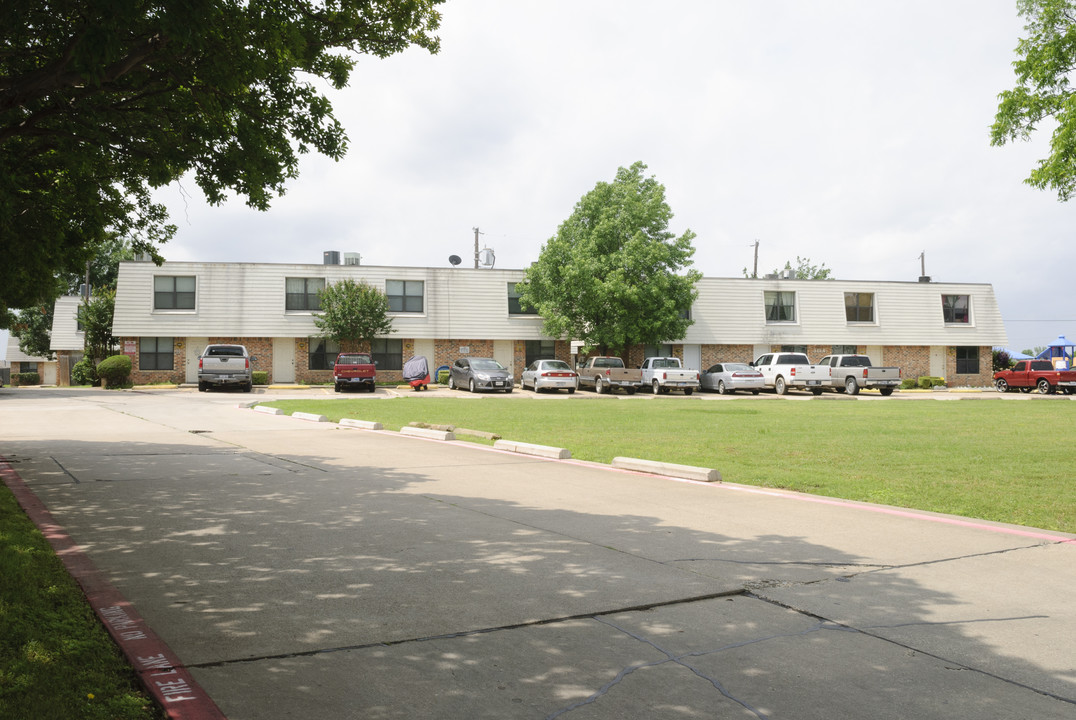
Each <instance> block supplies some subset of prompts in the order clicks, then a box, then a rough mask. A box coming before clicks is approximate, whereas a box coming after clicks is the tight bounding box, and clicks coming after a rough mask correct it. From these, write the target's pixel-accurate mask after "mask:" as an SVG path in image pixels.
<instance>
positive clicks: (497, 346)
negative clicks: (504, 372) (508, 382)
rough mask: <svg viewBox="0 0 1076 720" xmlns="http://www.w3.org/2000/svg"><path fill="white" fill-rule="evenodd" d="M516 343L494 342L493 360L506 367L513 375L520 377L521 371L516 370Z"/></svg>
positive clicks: (508, 341)
mask: <svg viewBox="0 0 1076 720" xmlns="http://www.w3.org/2000/svg"><path fill="white" fill-rule="evenodd" d="M513 348H515V341H513V340H494V341H493V359H494V360H496V361H497V362H499V363H500V364H501V365H504V366H505V367H506V368H508V370H509V371H510V372H511V373H512V374H513V375H519V371H517V370H516V368H515V362H516V358H515V350H514V349H513Z"/></svg>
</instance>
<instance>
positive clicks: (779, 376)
mask: <svg viewBox="0 0 1076 720" xmlns="http://www.w3.org/2000/svg"><path fill="white" fill-rule="evenodd" d="M900 382H901V371H900V368H897V367H876V366H873V365H871V361H870V358H869V357H867V356H866V355H827V356H826V357H825V358H823V359H822V360H821V361H820V362H819V363H818V364H812V363H811V361H810V360H809V359H808V358H807V356H806V355H805V354H803V353H766V354H763V355H760V356H759V357H758V358H756V359H755V360H754V362H750V363H737V362H732V363H717V364H715V365H712V366H710V368H708V369H707V370H705V371H703V372H698V371H696V370H690V369H686V368H684V367H683V366H682V364H681V362H680V359H679V358H675V357H649V358H646V360H644V361H643V364H642V367H639V368H628V367H625V365H624V361H623V360H622V359H621V358H619V357H615V356H607V355H596V356H593V357H589V358H587V359H586V360H585V361H584V362H583V363H581V364H579V366H578V367H577V368H576V369H575V370H572V368H571V366H569V365H568V363H566V362H564V361H563V360H553V359H543V360H535V361H534V362H532V363H531V364H530V365H529V366H527V369H526V370H524V371H523V374H522V376H521V377H520V381H519V386H520V388H522V389H524V390H526V389H530V390H533V391H535V392H543V391H546V390H554V391H555V390H567V391H568V392H569V393H574V392H575V391H576V389H577V388H592V389H593V390H594V392H596V393H598V394H599V395H600V394H604V393H607V392H615V391H617V390H623V391H624V392H625V393H627V394H629V395H634V394H635V393H636V392H638V391H639V390H649V391H651V392H653V393H654V394H655V395H657V394H665V393H669V392H671V391H672V390H681V391H683V393H684V394H685V395H691V394H692V392H694V391H695V390H696V389H700V390H711V391H714V392H717V393H719V394H722V395H724V394H730V393H734V392H737V391H740V390H744V391H747V392H750V393H752V394H754V395H757V394H758V393H759V392H760V391H761V390H763V389H765V388H772V389H773V390H774V391H775V392H776V393H777V394H778V395H784V394H785V393H787V392H788V390H789V389H790V388H799V389H804V390H808V391H810V392H811V393H813V394H815V395H819V394H821V393H822V391H823V390H826V389H830V390H833V391H835V392H839V393H848V394H849V395H856V394H858V393H859V391H860V390H861V389H863V388H869V389H877V390H878V391H879V392H880V393H881V394H882V395H883V396H889V395H892V394H893V391H894V390H895V389H896V388H897V387H898V386H899V385H900ZM448 386H449V388H450V389H464V388H465V389H467V390H470V391H471V392H476V391H479V390H501V391H504V392H512V386H513V378H512V374H511V372H510V371H509V370H507V369H506V368H505V367H504V366H503V365H501V364H500V363H499V362H497V361H496V360H494V359H493V358H461V359H459V360H457V361H456V362H455V363H454V364H453V365H452V367H451V369H450V374H449V379H448Z"/></svg>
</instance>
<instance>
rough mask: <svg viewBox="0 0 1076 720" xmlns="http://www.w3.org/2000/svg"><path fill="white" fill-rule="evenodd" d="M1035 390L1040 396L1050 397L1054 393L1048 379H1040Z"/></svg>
mask: <svg viewBox="0 0 1076 720" xmlns="http://www.w3.org/2000/svg"><path fill="white" fill-rule="evenodd" d="M1035 390H1037V391H1038V393H1039V394H1040V395H1049V394H1050V393H1052V392H1053V391H1054V389H1053V387H1051V386H1050V381H1049V380H1047V379H1046V378H1039V381H1038V382H1037V383H1036V384H1035Z"/></svg>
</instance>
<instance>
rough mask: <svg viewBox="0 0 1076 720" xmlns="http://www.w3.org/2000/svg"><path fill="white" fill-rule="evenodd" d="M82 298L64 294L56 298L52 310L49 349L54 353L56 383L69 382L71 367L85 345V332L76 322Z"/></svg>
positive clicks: (65, 383) (79, 357)
mask: <svg viewBox="0 0 1076 720" xmlns="http://www.w3.org/2000/svg"><path fill="white" fill-rule="evenodd" d="M81 305H82V298H81V297H80V296H78V295H64V296H63V297H60V298H58V299H57V300H56V304H55V305H54V306H53V311H52V329H51V332H50V334H49V349H50V350H52V352H53V353H55V354H56V384H57V385H61V386H67V385H70V384H71V368H72V367H74V365H75V363H77V362H78V361H79V360H81V359H82V355H83V351H84V350H85V347H86V337H85V333H84V332H82V327H81V326H80V325H79V322H78V309H79V307H80V306H81Z"/></svg>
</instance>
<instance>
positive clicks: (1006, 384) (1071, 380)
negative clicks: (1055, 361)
mask: <svg viewBox="0 0 1076 720" xmlns="http://www.w3.org/2000/svg"><path fill="white" fill-rule="evenodd" d="M994 387H996V388H997V389H998V392H1009V391H1010V390H1020V391H1021V392H1031V390H1032V389H1034V390H1036V391H1038V392H1040V393H1042V394H1043V395H1049V394H1050V393H1053V392H1055V391H1057V390H1060V391H1061V392H1063V393H1073V392H1076V370H1054V367H1053V365H1051V364H1050V361H1049V360H1019V361H1018V362H1017V363H1016V365H1014V366H1013V367H1012V369H1011V370H1000V371H998V372H996V373H994Z"/></svg>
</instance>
